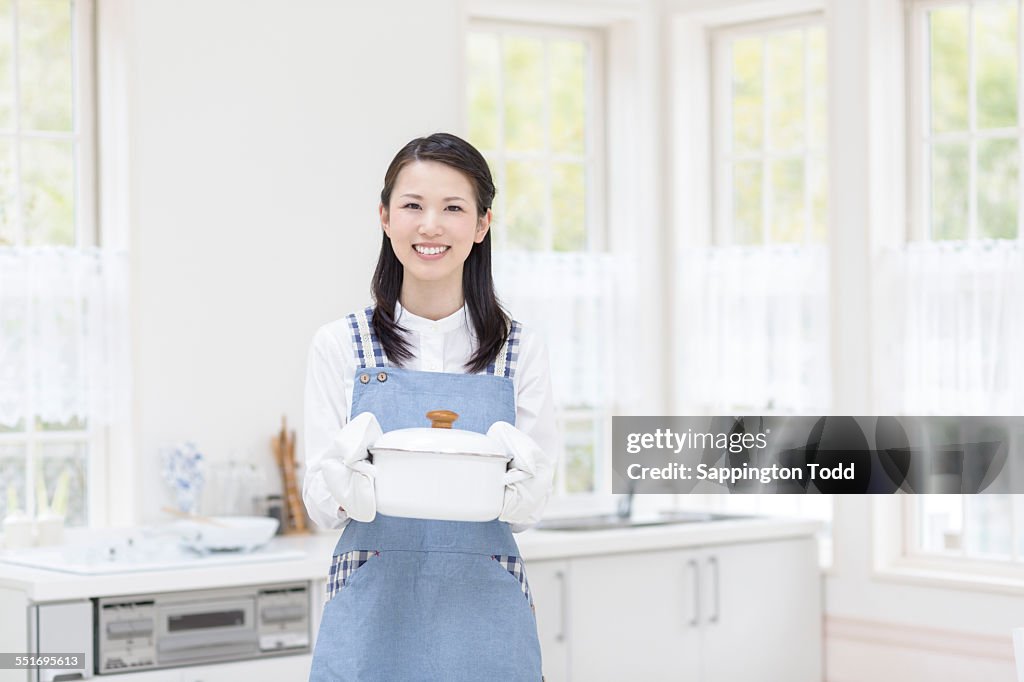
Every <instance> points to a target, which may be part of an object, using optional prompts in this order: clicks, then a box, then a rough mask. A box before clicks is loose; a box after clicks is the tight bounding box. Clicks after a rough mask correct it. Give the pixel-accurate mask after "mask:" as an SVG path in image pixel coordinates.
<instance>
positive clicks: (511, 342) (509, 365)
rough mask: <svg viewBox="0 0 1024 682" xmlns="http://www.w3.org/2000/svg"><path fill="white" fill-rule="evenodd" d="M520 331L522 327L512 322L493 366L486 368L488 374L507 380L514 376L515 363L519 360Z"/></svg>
mask: <svg viewBox="0 0 1024 682" xmlns="http://www.w3.org/2000/svg"><path fill="white" fill-rule="evenodd" d="M521 330H522V325H520V324H519V323H518V322H516V321H515V320H512V325H511V327H510V328H509V330H508V336H507V337H506V338H505V343H503V344H502V345H501V350H499V351H498V355H497V356H496V357H495V358H494V364H492V365H491V366H489V367H488V368H487V373H488V374H493V375H494V376H496V377H507V378H509V379H511V378H512V377H513V376H514V375H515V373H516V361H517V360H518V359H519V333H520V331H521Z"/></svg>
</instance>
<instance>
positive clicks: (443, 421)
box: [427, 410, 459, 429]
mask: <svg viewBox="0 0 1024 682" xmlns="http://www.w3.org/2000/svg"><path fill="white" fill-rule="evenodd" d="M458 418H459V415H458V414H456V413H455V412H452V411H451V410H431V411H430V412H427V419H429V420H430V428H432V429H450V428H452V422H454V421H455V420H456V419H458Z"/></svg>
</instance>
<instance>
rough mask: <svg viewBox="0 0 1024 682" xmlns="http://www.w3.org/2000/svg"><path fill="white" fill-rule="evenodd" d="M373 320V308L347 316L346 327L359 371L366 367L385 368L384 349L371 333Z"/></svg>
mask: <svg viewBox="0 0 1024 682" xmlns="http://www.w3.org/2000/svg"><path fill="white" fill-rule="evenodd" d="M372 319H373V306H370V307H369V308H366V309H365V310H359V311H356V312H354V313H352V314H351V315H349V316H348V325H349V328H350V329H351V330H352V348H353V350H354V351H355V355H356V362H357V363H358V364H359V367H360V369H364V368H366V367H385V366H387V364H388V359H387V356H385V355H384V348H383V346H381V345H380V341H378V340H377V335H376V334H374V333H373V328H372V327H371V326H370V320H372Z"/></svg>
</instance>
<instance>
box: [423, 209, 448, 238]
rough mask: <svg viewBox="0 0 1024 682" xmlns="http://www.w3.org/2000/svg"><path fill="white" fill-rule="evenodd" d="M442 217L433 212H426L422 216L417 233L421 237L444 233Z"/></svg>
mask: <svg viewBox="0 0 1024 682" xmlns="http://www.w3.org/2000/svg"><path fill="white" fill-rule="evenodd" d="M441 218H442V216H441V215H439V214H438V213H436V212H435V211H427V212H425V213H424V214H423V220H422V221H421V222H420V229H419V232H420V234H422V235H437V234H441V232H443V231H444V225H443V221H442V219H441Z"/></svg>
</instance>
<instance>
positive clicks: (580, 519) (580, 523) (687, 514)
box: [536, 511, 752, 530]
mask: <svg viewBox="0 0 1024 682" xmlns="http://www.w3.org/2000/svg"><path fill="white" fill-rule="evenodd" d="M748 518H752V517H750V516H744V515H739V514H712V513H709V512H692V511H672V512H662V513H660V514H658V515H657V516H642V517H637V518H631V517H628V516H626V517H622V516H619V515H618V514H599V515H596V516H577V517H574V518H565V519H546V520H544V521H541V522H540V523H538V524H537V525H536V528H537V529H538V530H611V529H615V528H638V527H642V526H664V525H667V524H671V523H707V522H709V521H733V520H736V519H748Z"/></svg>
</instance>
